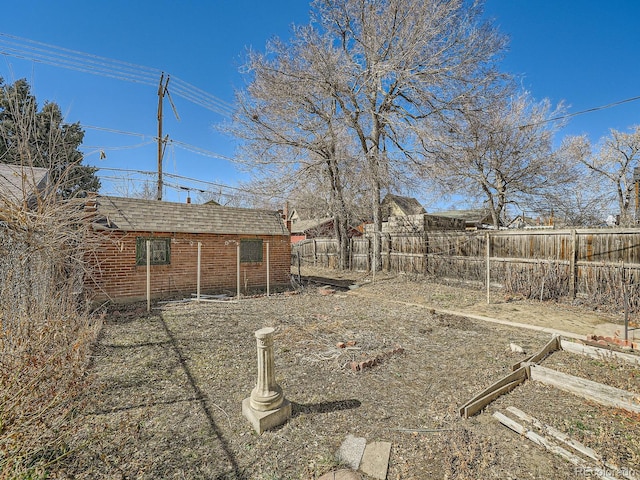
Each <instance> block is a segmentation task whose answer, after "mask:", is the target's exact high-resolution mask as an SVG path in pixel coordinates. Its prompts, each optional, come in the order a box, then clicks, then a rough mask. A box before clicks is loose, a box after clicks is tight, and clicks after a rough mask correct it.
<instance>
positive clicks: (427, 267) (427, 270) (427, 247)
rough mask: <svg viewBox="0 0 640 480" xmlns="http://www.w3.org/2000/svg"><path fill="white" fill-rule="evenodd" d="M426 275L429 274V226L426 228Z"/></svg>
mask: <svg viewBox="0 0 640 480" xmlns="http://www.w3.org/2000/svg"><path fill="white" fill-rule="evenodd" d="M423 273H424V274H425V275H428V274H429V235H427V228H426V226H425V229H424V272H423Z"/></svg>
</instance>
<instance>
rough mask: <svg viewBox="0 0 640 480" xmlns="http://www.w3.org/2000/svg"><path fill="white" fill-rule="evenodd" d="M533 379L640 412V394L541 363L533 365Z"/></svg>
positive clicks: (593, 399)
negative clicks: (563, 371)
mask: <svg viewBox="0 0 640 480" xmlns="http://www.w3.org/2000/svg"><path fill="white" fill-rule="evenodd" d="M530 370H531V376H530V378H531V380H535V381H537V382H541V383H544V384H545V385H551V386H554V387H556V388H558V389H560V390H564V391H565V392H569V393H572V394H574V395H578V396H580V397H582V398H586V399H587V400H592V401H594V402H598V403H600V404H602V405H607V406H610V407H615V408H622V409H624V410H627V411H629V412H635V413H640V403H639V402H640V394H637V393H632V392H628V391H627V390H621V389H619V388H615V387H610V386H608V385H603V384H602V383H598V382H593V381H591V380H586V379H584V378H580V377H576V376H574V375H568V374H566V373H561V372H556V371H555V370H552V369H550V368H545V367H541V366H540V365H531V366H530Z"/></svg>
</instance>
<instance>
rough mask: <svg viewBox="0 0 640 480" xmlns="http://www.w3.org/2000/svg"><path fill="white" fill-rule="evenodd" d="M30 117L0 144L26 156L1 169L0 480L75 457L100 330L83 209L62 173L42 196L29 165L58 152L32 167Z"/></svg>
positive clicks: (53, 144)
mask: <svg viewBox="0 0 640 480" xmlns="http://www.w3.org/2000/svg"><path fill="white" fill-rule="evenodd" d="M18 113H19V112H18ZM31 115H33V113H31V114H29V113H26V114H24V115H17V116H16V117H15V118H17V120H18V122H19V125H17V127H16V129H15V132H17V134H16V135H11V136H10V137H4V138H0V140H1V141H3V142H5V143H10V142H11V144H12V146H13V148H14V150H15V151H18V152H19V153H20V163H16V162H13V163H14V165H12V166H11V168H10V170H7V168H8V167H6V166H5V170H3V171H4V172H6V173H5V174H4V177H5V178H4V181H5V182H9V183H10V184H11V185H10V188H9V187H8V188H3V189H2V190H1V191H0V278H2V283H1V284H0V478H2V479H4V478H44V477H45V476H46V475H47V471H48V469H49V466H50V465H51V464H52V463H54V462H56V461H58V460H60V459H61V458H63V457H64V456H65V455H67V454H68V453H69V448H68V446H67V445H68V443H67V439H68V438H69V434H70V432H71V431H72V429H73V425H74V424H73V422H74V416H75V415H76V414H77V412H78V411H79V406H80V403H79V401H80V400H79V399H80V398H81V393H82V392H83V388H84V386H85V384H86V382H87V379H86V375H85V372H86V366H87V359H88V358H89V355H88V354H89V350H90V348H91V345H92V344H93V342H94V341H95V338H96V336H97V332H98V328H99V322H98V321H96V319H94V318H92V317H91V316H90V315H89V308H88V302H87V301H86V299H85V298H84V295H83V277H84V275H86V274H87V273H88V272H87V271H86V270H85V259H86V255H87V252H88V250H90V248H91V246H90V243H91V242H90V241H89V239H90V237H88V235H87V232H88V230H87V225H86V220H85V218H84V216H85V213H84V210H83V208H82V205H83V203H84V202H79V201H78V200H73V199H72V200H65V201H62V200H61V199H60V196H59V195H58V192H60V191H61V189H63V188H64V187H65V186H64V184H63V182H64V181H65V178H68V176H67V175H66V174H65V173H66V172H59V173H60V175H59V177H58V178H59V180H58V181H57V183H56V184H55V185H49V186H48V187H47V188H45V189H42V182H40V181H39V179H40V178H41V176H42V174H43V172H44V170H42V169H38V168H34V167H33V166H32V165H34V163H37V164H42V160H43V159H45V160H46V158H50V157H51V158H52V157H53V153H52V152H54V151H55V150H56V148H58V147H59V146H60V145H59V143H58V142H59V139H57V138H55V136H52V137H51V138H50V139H49V148H48V149H42V152H40V151H38V154H41V155H43V157H42V158H40V159H38V160H39V161H38V162H35V161H34V160H35V159H34V158H33V152H32V150H28V149H27V148H26V146H25V145H24V144H25V143H26V142H27V139H28V138H30V137H29V133H30V131H31V129H32V128H33V123H34V122H33V118H32V116H31ZM4 134H6V132H5V131H4V130H3V129H1V128H0V136H2V135H4ZM25 152H28V153H25ZM45 156H46V157H45ZM67 168H73V165H70V166H69V167H67Z"/></svg>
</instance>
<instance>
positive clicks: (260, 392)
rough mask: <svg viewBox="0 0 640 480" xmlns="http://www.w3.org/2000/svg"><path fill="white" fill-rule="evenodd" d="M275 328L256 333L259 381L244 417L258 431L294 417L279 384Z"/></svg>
mask: <svg viewBox="0 0 640 480" xmlns="http://www.w3.org/2000/svg"><path fill="white" fill-rule="evenodd" d="M274 331H275V329H274V328H271V327H267V328H262V329H260V330H258V331H256V332H255V336H256V341H257V346H258V380H257V382H256V386H255V387H254V389H253V390H252V391H251V396H250V397H248V398H245V399H244V400H243V401H242V414H243V415H244V416H245V417H246V418H247V420H249V422H251V425H252V426H253V428H254V429H255V431H256V432H258V433H259V434H261V433H262V432H264V431H265V430H269V429H271V428H274V427H277V426H279V425H282V424H283V423H285V422H286V421H287V420H288V419H289V418H291V403H290V402H288V401H287V400H286V399H285V398H284V395H283V393H282V388H280V386H279V385H278V384H277V383H276V374H275V367H274V356H273V332H274Z"/></svg>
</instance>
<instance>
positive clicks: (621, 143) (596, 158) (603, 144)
mask: <svg viewBox="0 0 640 480" xmlns="http://www.w3.org/2000/svg"><path fill="white" fill-rule="evenodd" d="M629 130H630V131H629V132H628V133H624V132H619V131H617V130H614V129H611V130H610V134H609V136H608V137H604V138H602V139H601V140H600V142H599V144H598V146H597V148H596V151H595V152H592V153H588V154H585V155H584V156H583V157H582V158H581V161H582V163H583V164H584V165H585V166H586V167H587V168H588V169H589V170H591V171H592V172H594V173H595V174H596V176H597V178H599V179H600V180H602V181H604V183H605V184H606V185H607V186H608V189H609V191H610V192H611V193H612V194H613V195H614V196H615V199H616V202H617V204H618V211H619V214H620V224H621V225H633V224H635V223H636V222H637V219H635V218H634V217H635V215H634V212H633V207H634V206H635V195H634V188H635V184H634V182H633V170H634V168H636V167H638V166H639V164H638V162H639V161H640V126H634V127H631V128H630V129H629ZM583 141H584V142H587V143H588V141H587V140H586V139H583Z"/></svg>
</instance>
